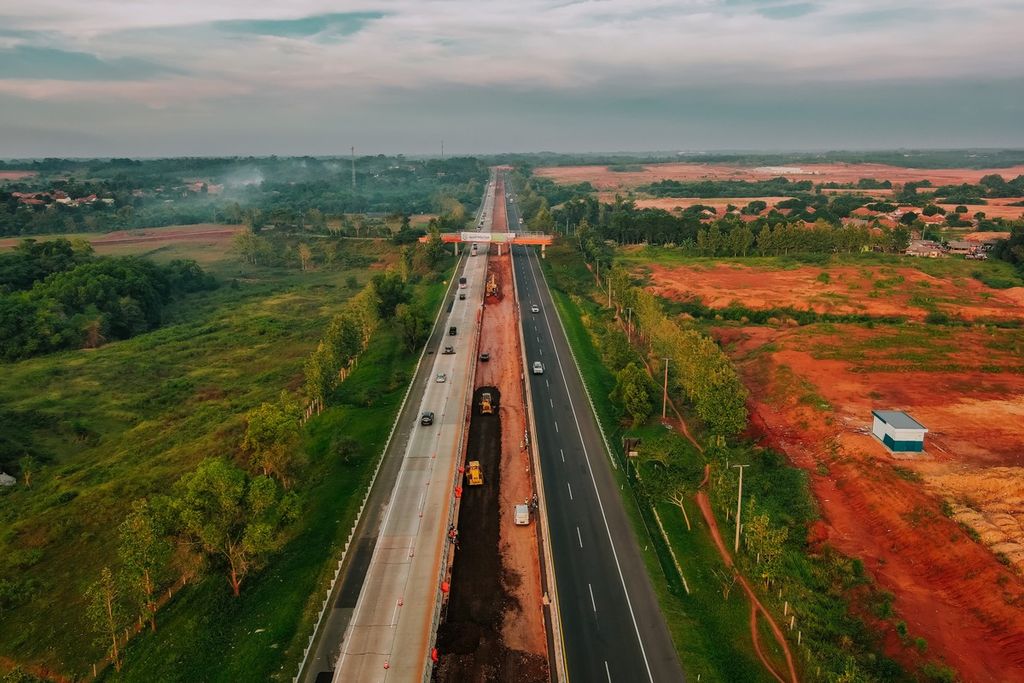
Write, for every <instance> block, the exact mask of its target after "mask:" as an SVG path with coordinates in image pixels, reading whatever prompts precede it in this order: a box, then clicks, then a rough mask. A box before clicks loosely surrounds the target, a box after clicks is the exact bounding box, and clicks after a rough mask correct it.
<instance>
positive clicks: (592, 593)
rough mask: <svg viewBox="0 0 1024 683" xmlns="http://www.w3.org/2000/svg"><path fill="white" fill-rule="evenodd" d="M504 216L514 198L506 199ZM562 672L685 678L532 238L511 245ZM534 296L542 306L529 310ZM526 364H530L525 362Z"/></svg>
mask: <svg viewBox="0 0 1024 683" xmlns="http://www.w3.org/2000/svg"><path fill="white" fill-rule="evenodd" d="M508 212H509V225H511V226H514V225H517V224H518V217H519V216H518V207H517V206H516V203H515V202H514V201H510V202H509V203H508ZM512 254H513V262H514V268H515V270H516V281H517V283H518V286H519V290H518V294H519V301H520V305H521V306H522V307H523V310H522V316H521V319H522V324H523V336H524V338H525V340H526V357H527V359H528V363H529V366H531V367H532V365H533V363H534V361H540V362H541V363H543V365H544V373H543V374H541V375H533V376H531V394H532V395H531V396H530V398H531V400H532V401H533V405H534V413H535V415H536V421H537V434H535V435H534V438H535V439H537V445H538V447H539V450H540V459H541V474H542V477H543V481H544V491H545V495H546V497H547V507H548V510H547V512H548V521H549V525H550V528H551V547H552V553H553V555H554V557H553V560H554V569H555V581H556V584H557V587H558V599H559V612H560V615H561V622H562V632H563V640H564V643H565V659H566V668H567V670H568V676H569V680H570V681H572V682H573V683H575V682H577V681H586V682H588V683H589V682H591V681H615V682H617V681H656V682H658V683H661V682H663V681H665V682H668V681H683V680H685V679H684V676H683V671H682V669H681V668H680V665H679V660H678V658H677V657H676V653H675V648H674V647H673V644H672V639H671V637H670V636H669V633H668V628H667V626H666V624H665V620H664V617H663V616H662V614H661V610H660V607H659V605H658V601H657V598H656V597H655V595H654V590H653V588H652V586H651V582H650V579H649V578H648V576H647V571H646V568H645V566H644V563H643V559H642V557H641V555H640V548H639V547H638V545H637V540H636V536H635V535H634V533H633V529H632V526H631V524H630V521H629V518H628V517H627V516H626V511H625V509H624V508H623V505H622V502H621V499H620V492H619V487H618V486H617V484H616V482H615V479H614V478H613V477H612V471H611V468H612V464H611V461H610V460H609V455H608V453H607V452H606V450H605V448H604V442H603V440H602V438H601V434H600V431H599V429H598V426H597V422H596V420H595V418H594V416H593V414H592V412H591V410H590V404H589V402H588V401H587V398H586V394H585V393H584V389H583V381H582V379H581V378H580V374H579V370H578V369H577V367H576V364H575V362H574V360H573V357H572V353H571V351H570V349H569V343H568V341H567V340H566V338H565V334H564V331H563V330H562V327H561V325H560V323H559V321H558V314H557V312H556V310H555V307H554V304H553V302H552V299H551V293H550V292H549V291H548V288H547V284H546V282H545V281H544V280H543V278H542V276H541V272H540V263H539V261H538V258H537V253H536V249H535V248H534V247H526V246H516V247H513V251H512ZM532 304H536V305H537V306H538V307H539V308H540V312H539V313H531V312H530V306H531V305H532ZM527 372H531V369H530V367H528V368H527Z"/></svg>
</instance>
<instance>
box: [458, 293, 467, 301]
mask: <svg viewBox="0 0 1024 683" xmlns="http://www.w3.org/2000/svg"><path fill="white" fill-rule="evenodd" d="M465 300H466V293H465V292H459V301H465Z"/></svg>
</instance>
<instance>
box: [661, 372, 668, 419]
mask: <svg viewBox="0 0 1024 683" xmlns="http://www.w3.org/2000/svg"><path fill="white" fill-rule="evenodd" d="M662 360H663V361H665V389H664V391H663V393H662V394H661V419H662V420H664V419H665V416H666V415H668V358H662Z"/></svg>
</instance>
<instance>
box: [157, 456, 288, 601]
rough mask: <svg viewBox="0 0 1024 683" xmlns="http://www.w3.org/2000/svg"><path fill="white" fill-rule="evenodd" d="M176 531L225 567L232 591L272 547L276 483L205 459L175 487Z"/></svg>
mask: <svg viewBox="0 0 1024 683" xmlns="http://www.w3.org/2000/svg"><path fill="white" fill-rule="evenodd" d="M175 492H176V496H175V499H174V506H175V509H176V512H177V521H178V528H179V531H180V533H181V534H182V535H183V537H185V538H186V539H187V540H189V541H190V542H191V543H193V544H194V545H195V546H196V547H197V548H198V549H199V550H200V551H202V552H203V553H204V554H205V555H206V556H207V557H209V558H210V559H211V560H220V561H221V562H223V564H224V565H225V568H226V570H227V575H228V577H227V578H228V583H229V585H230V586H231V591H232V594H233V595H234V596H235V597H238V596H239V594H240V593H241V587H242V581H243V580H244V579H245V577H246V576H247V575H248V574H249V572H250V571H252V570H253V569H255V568H256V567H258V566H259V565H260V564H261V562H262V561H263V559H264V558H265V557H266V555H267V553H268V552H269V551H270V550H271V548H272V547H273V542H274V529H275V528H276V521H277V520H276V512H277V510H276V507H277V484H275V483H274V480H273V479H270V478H269V477H255V478H252V479H250V478H249V477H248V476H247V475H246V473H245V472H244V471H242V470H240V469H238V468H237V467H235V466H234V465H232V464H231V463H229V462H227V461H226V460H224V459H223V458H208V459H206V460H204V461H202V462H201V463H199V466H198V467H197V468H196V469H195V471H193V472H190V473H189V474H186V475H185V476H184V477H182V478H181V479H180V480H179V481H178V484H177V485H176V486H175Z"/></svg>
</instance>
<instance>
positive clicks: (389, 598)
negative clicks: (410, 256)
mask: <svg viewBox="0 0 1024 683" xmlns="http://www.w3.org/2000/svg"><path fill="white" fill-rule="evenodd" d="M493 201H494V198H493V184H490V185H488V191H487V195H485V198H484V201H483V202H482V204H481V207H480V209H479V211H478V215H477V223H479V222H480V221H481V219H482V220H483V222H484V226H486V227H487V228H488V229H489V226H490V218H491V214H492V212H493ZM486 264H487V257H486V256H485V255H483V254H481V255H480V256H477V257H472V258H470V257H464V258H462V259H461V260H460V262H459V267H458V268H457V269H456V277H455V281H454V282H453V283H452V286H451V287H450V288H449V289H448V291H447V293H446V298H445V302H444V304H443V308H442V309H441V312H440V313H439V315H438V320H437V321H436V324H435V326H434V329H433V331H432V333H431V336H430V338H429V340H428V341H427V346H426V353H425V355H424V357H423V360H422V362H421V364H420V367H419V370H418V372H417V374H416V376H415V377H414V378H413V383H412V387H411V388H410V393H409V396H408V397H407V399H406V403H405V406H404V408H403V410H402V411H401V413H400V415H399V418H398V424H397V426H396V429H395V433H394V435H393V437H392V440H391V442H390V443H389V445H388V448H387V451H386V452H385V455H384V459H383V461H382V464H381V468H380V471H379V473H378V477H377V480H376V482H375V484H374V486H373V489H372V490H371V492H370V497H369V500H368V501H367V508H366V511H365V513H364V515H363V518H362V519H361V520H360V524H359V526H358V528H357V530H356V535H355V538H354V539H353V549H352V551H351V552H350V553H349V555H348V557H347V558H346V562H345V566H344V568H343V572H342V575H341V577H340V580H339V581H338V584H337V588H336V589H335V593H334V594H333V595H332V596H331V599H332V601H333V606H332V609H331V610H330V612H329V613H328V615H327V618H326V620H325V623H324V624H323V626H322V627H321V629H320V631H319V633H318V638H317V640H316V647H315V649H314V651H313V652H312V653H311V655H312V657H311V658H310V660H309V662H308V663H307V665H306V667H305V668H304V670H303V680H304V681H306V682H307V683H312V682H313V681H316V682H318V683H323V682H325V681H330V680H334V681H345V682H349V681H387V680H391V681H414V680H415V681H419V680H421V679H422V677H423V672H424V671H425V669H426V666H427V663H428V661H429V655H430V647H431V642H432V639H433V617H434V607H435V600H436V598H437V595H438V590H439V584H440V578H441V573H442V571H443V569H444V567H443V564H444V556H445V555H444V553H443V551H444V549H445V543H446V535H447V526H448V512H449V506H450V504H451V500H452V488H453V485H454V481H455V477H456V468H457V462H458V460H459V457H460V455H461V441H462V437H463V428H464V426H465V424H466V421H467V415H466V410H467V405H468V402H469V396H470V393H471V392H472V371H473V368H474V367H475V355H476V354H475V349H476V338H477V334H478V331H479V314H480V309H481V306H482V302H483V287H484V277H485V275H486V272H487V266H486ZM459 276H464V277H466V280H467V283H466V288H465V289H459V288H458V285H457V284H456V283H457V279H458V277H459ZM459 292H462V293H464V294H465V295H466V298H465V299H464V300H461V299H459V298H458V293H459ZM450 326H455V327H456V329H457V334H456V335H454V336H451V335H449V334H448V329H449V327H450ZM446 345H452V346H454V349H455V353H454V354H451V355H448V354H444V353H442V351H443V349H444V346H446ZM438 373H444V374H445V375H446V381H445V382H437V381H436V378H437V375H438ZM428 410H429V411H433V412H434V414H435V419H434V424H433V425H430V426H422V425H420V424H419V420H420V415H421V414H422V412H424V411H428ZM385 663H386V664H387V667H385Z"/></svg>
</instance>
